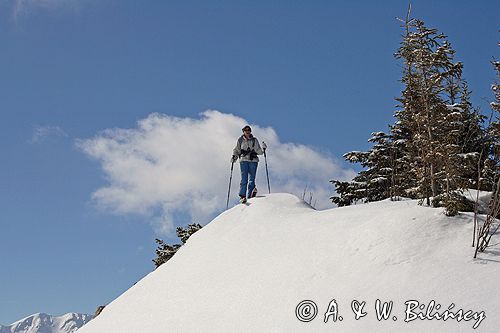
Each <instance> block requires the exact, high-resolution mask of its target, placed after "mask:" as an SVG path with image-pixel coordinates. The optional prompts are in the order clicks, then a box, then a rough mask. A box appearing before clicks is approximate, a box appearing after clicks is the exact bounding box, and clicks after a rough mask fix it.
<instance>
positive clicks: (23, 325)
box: [0, 313, 93, 333]
mask: <svg viewBox="0 0 500 333" xmlns="http://www.w3.org/2000/svg"><path fill="white" fill-rule="evenodd" d="M92 318H93V316H92V315H88V314H81V313H67V314H65V315H62V316H59V317H56V316H51V315H48V314H46V313H36V314H34V315H31V316H29V317H26V318H24V319H21V320H18V321H16V322H15V323H13V324H11V325H8V326H2V325H0V333H73V332H75V331H76V330H77V329H79V328H80V327H82V326H83V325H85V324H86V323H88V322H89V321H90V320H91V319H92Z"/></svg>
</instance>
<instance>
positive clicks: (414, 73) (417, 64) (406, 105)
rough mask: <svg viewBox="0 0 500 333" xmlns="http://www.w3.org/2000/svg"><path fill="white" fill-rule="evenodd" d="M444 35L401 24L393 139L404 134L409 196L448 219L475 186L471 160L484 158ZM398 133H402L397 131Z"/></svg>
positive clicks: (477, 123)
mask: <svg viewBox="0 0 500 333" xmlns="http://www.w3.org/2000/svg"><path fill="white" fill-rule="evenodd" d="M454 54H455V51H454V50H453V49H452V48H451V45H450V44H449V43H448V42H447V41H446V36H444V35H443V34H442V33H438V31H437V30H436V29H430V28H427V27H426V26H425V24H424V22H423V21H421V20H414V19H412V20H409V19H407V20H406V22H405V35H404V37H403V41H402V43H401V46H400V48H399V49H398V51H397V53H396V58H397V59H401V60H402V61H403V63H404V66H403V68H404V70H403V78H402V83H403V84H404V90H403V93H402V96H401V98H398V99H397V100H398V101H399V102H400V107H401V110H398V111H397V112H396V114H395V116H396V118H397V119H398V121H397V123H396V125H395V126H393V127H392V130H393V131H394V132H393V136H396V135H398V136H400V135H401V133H403V134H404V136H405V138H403V139H404V140H406V143H407V147H406V153H407V154H408V156H406V158H407V160H408V161H409V162H410V167H409V168H408V167H407V168H406V170H411V173H414V175H411V174H410V175H408V176H409V177H412V176H414V177H415V187H410V188H407V191H408V192H410V194H414V195H416V196H417V197H418V198H420V199H422V200H423V199H425V200H426V202H427V204H428V205H430V204H431V202H430V198H431V197H432V198H433V202H432V204H433V205H434V206H441V205H444V206H445V207H446V208H447V213H448V214H449V215H454V214H456V213H457V212H458V209H461V210H462V209H470V208H471V207H465V206H464V202H465V200H464V198H463V196H462V195H461V193H460V190H461V189H463V188H467V187H470V186H471V185H473V183H474V179H475V178H477V177H475V176H473V175H474V174H475V170H476V169H477V167H476V165H477V163H476V161H477V160H478V159H479V158H484V154H482V155H481V153H480V152H481V150H482V148H483V147H484V135H483V131H482V129H481V121H482V118H481V117H480V116H479V113H478V112H477V111H471V109H472V106H471V105H470V102H469V92H468V89H467V85H466V83H465V82H464V80H463V79H462V67H463V66H462V64H461V63H460V62H454V61H453V56H454ZM401 128H403V130H402V129H401Z"/></svg>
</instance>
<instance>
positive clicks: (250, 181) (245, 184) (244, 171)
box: [240, 161, 258, 198]
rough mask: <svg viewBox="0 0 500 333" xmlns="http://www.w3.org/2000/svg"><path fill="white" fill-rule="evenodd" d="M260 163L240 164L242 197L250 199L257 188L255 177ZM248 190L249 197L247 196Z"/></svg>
mask: <svg viewBox="0 0 500 333" xmlns="http://www.w3.org/2000/svg"><path fill="white" fill-rule="evenodd" d="M257 164H258V162H249V161H242V162H240V170H241V183H240V197H248V198H249V197H250V196H251V195H252V191H253V189H254V188H255V175H256V174H257ZM247 188H248V196H247Z"/></svg>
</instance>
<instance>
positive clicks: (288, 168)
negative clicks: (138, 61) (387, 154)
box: [77, 110, 355, 232]
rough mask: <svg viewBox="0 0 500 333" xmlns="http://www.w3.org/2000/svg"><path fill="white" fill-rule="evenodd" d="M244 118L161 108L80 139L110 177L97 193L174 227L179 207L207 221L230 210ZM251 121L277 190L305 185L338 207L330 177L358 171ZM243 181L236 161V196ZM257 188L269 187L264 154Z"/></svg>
mask: <svg viewBox="0 0 500 333" xmlns="http://www.w3.org/2000/svg"><path fill="white" fill-rule="evenodd" d="M245 124H247V121H246V120H245V119H243V118H240V117H237V116H234V115H232V114H225V113H221V112H218V111H213V110H210V111H206V112H203V113H202V114H201V117H200V118H199V119H191V118H179V117H172V116H167V115H163V114H157V113H155V114H151V115H149V116H148V117H147V118H145V119H142V120H140V121H139V122H138V127H137V128H132V129H108V130H105V131H104V132H102V133H100V134H99V135H97V136H95V137H94V138H91V139H85V140H79V141H78V142H77V145H78V147H80V148H81V149H82V150H83V151H84V152H85V153H86V154H87V155H88V156H90V157H92V158H94V159H96V160H98V161H99V162H100V164H101V166H102V169H103V171H104V173H105V175H106V177H107V181H108V184H107V185H106V186H104V187H102V188H100V189H98V190H96V191H95V192H94V193H93V194H92V198H93V200H94V201H95V202H96V203H97V204H98V205H99V206H100V207H102V208H103V209H105V210H112V211H113V212H114V213H117V214H129V213H141V214H146V215H150V216H152V223H153V225H154V226H155V229H156V230H158V231H161V232H169V231H172V228H173V225H174V219H175V218H174V216H175V215H176V214H179V213H186V212H187V213H189V214H190V216H191V218H192V219H193V221H195V222H198V223H206V222H208V219H209V218H210V217H212V216H213V214H214V213H216V212H220V211H221V210H223V209H225V206H226V198H227V189H228V182H229V173H230V165H231V163H230V157H231V155H232V149H233V147H234V146H235V144H236V140H237V139H238V137H239V136H240V135H241V128H242V127H243V126H244V125H245ZM250 125H251V126H252V129H253V133H254V135H255V136H256V137H257V138H258V139H259V140H260V141H261V142H262V141H265V142H266V143H267V145H268V165H269V175H270V182H271V190H272V192H289V193H293V194H296V195H299V196H300V195H301V194H302V193H303V191H304V188H305V187H306V186H307V188H308V192H307V193H309V191H311V192H313V193H314V199H316V200H317V208H320V209H321V208H327V207H333V206H332V204H331V203H330V200H329V197H330V196H331V195H332V193H333V189H334V188H333V186H332V185H331V184H330V183H329V180H330V179H332V178H336V179H350V178H352V176H353V175H354V174H355V173H354V171H353V170H350V169H348V170H346V169H342V167H340V166H339V163H338V162H337V161H336V159H335V158H333V157H332V156H330V155H329V154H326V153H320V152H319V151H318V150H316V149H314V148H312V147H307V146H304V145H300V144H293V143H281V142H280V141H279V138H278V135H277V134H276V132H275V131H274V130H273V129H272V128H271V127H261V126H258V125H256V124H250ZM239 181H240V175H239V166H238V165H237V164H235V167H234V173H233V182H232V190H231V193H232V195H231V197H232V200H233V201H234V200H235V198H236V197H237V191H238V187H239ZM257 187H258V188H259V191H260V192H261V193H267V181H266V173H265V164H264V159H263V158H262V157H261V163H259V167H258V172H257ZM306 197H308V195H307V196H306ZM314 199H313V201H314ZM158 212H160V213H158Z"/></svg>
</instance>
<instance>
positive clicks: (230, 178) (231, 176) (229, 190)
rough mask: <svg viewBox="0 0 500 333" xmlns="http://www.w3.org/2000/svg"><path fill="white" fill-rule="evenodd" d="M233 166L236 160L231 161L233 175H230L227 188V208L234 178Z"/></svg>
mask: <svg viewBox="0 0 500 333" xmlns="http://www.w3.org/2000/svg"><path fill="white" fill-rule="evenodd" d="M233 167H234V161H231V175H230V176H229V188H228V190H227V201H226V209H228V208H229V194H230V193H231V180H232V179H233Z"/></svg>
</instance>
